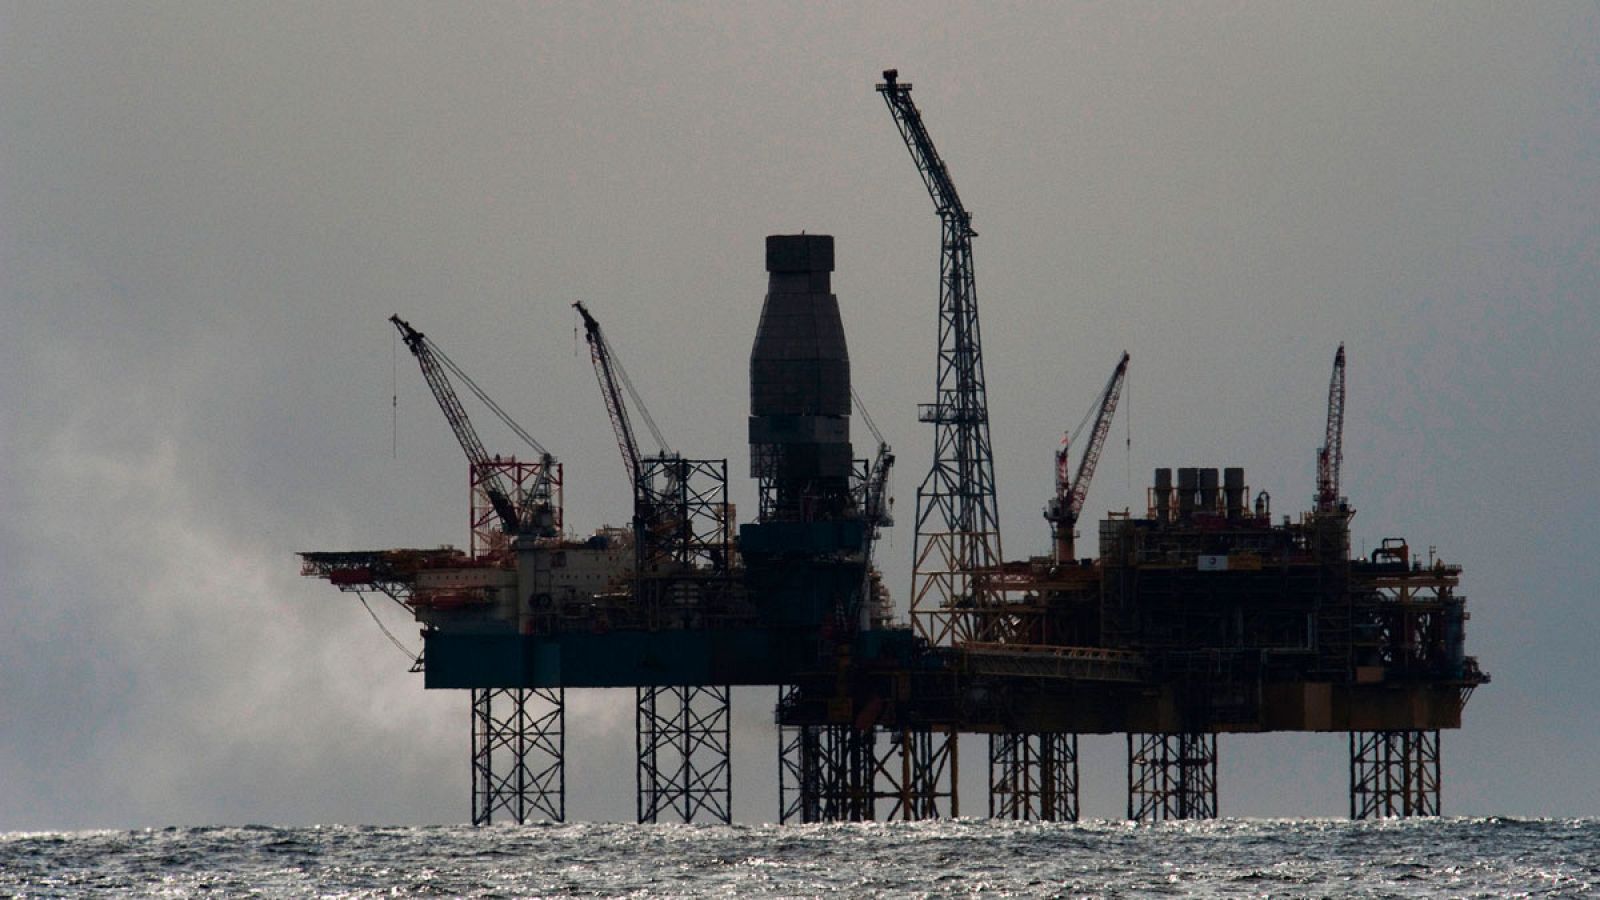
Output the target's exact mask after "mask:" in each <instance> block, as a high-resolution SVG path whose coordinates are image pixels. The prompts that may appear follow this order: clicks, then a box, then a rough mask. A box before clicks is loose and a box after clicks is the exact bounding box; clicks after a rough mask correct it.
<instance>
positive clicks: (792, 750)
mask: <svg viewBox="0 0 1600 900" xmlns="http://www.w3.org/2000/svg"><path fill="white" fill-rule="evenodd" d="M877 742H878V731H877V729H875V728H866V729H859V728H856V727H854V726H852V725H800V726H795V727H789V726H783V727H780V728H779V729H778V820H779V822H781V823H784V824H788V823H791V822H867V821H871V820H872V819H875V818H877V815H876V811H877V802H876V801H877V792H876V791H875V790H874V785H875V783H876V781H877V771H878V768H877V760H878V754H877Z"/></svg>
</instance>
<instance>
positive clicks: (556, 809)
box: [472, 688, 567, 825]
mask: <svg viewBox="0 0 1600 900" xmlns="http://www.w3.org/2000/svg"><path fill="white" fill-rule="evenodd" d="M565 725H566V692H565V691H564V690H563V689H561V688H551V689H529V688H505V689H487V688H476V689H474V690H473V691H472V824H474V825H488V824H490V823H492V822H493V821H494V819H495V816H496V815H497V814H498V815H503V816H505V817H507V818H508V819H509V820H510V821H512V822H515V823H517V824H519V825H521V824H524V823H527V822H531V821H536V820H538V819H546V820H549V821H552V822H560V821H563V820H564V819H566V815H567V799H566V768H565V765H564V763H565V749H566V734H565V732H566V728H565Z"/></svg>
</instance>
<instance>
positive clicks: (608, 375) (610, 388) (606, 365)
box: [572, 302, 640, 500]
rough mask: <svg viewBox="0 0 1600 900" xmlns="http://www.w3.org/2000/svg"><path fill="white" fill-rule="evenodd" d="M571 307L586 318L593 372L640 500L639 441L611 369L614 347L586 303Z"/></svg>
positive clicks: (618, 446) (625, 464)
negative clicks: (585, 306)
mask: <svg viewBox="0 0 1600 900" xmlns="http://www.w3.org/2000/svg"><path fill="white" fill-rule="evenodd" d="M572 308H573V309H576V310H577V311H578V315H579V316H582V317H583V337H584V340H586V341H588V342H589V357H590V358H591V359H592V360H593V361H594V373H595V377H596V378H597V379H598V380H599V382H600V394H601V396H602V397H603V398H604V399H605V403H606V413H607V414H609V415H610V416H611V430H612V431H614V432H616V436H617V448H618V449H619V450H621V451H622V464H623V466H624V467H625V468H627V470H628V481H629V483H630V484H632V485H633V492H634V498H635V500H637V499H638V495H639V472H640V462H639V459H640V457H639V442H638V441H637V440H635V439H634V437H633V425H632V424H631V423H629V421H628V408H627V406H625V405H624V404H623V402H622V392H621V391H620V390H619V385H618V379H617V376H616V373H615V372H614V371H613V368H612V358H611V348H610V347H609V346H608V345H607V344H606V339H605V335H603V334H602V333H601V332H600V323H599V322H597V321H595V318H594V316H592V315H590V314H589V310H587V309H585V308H584V305H583V303H582V302H577V303H574V304H572Z"/></svg>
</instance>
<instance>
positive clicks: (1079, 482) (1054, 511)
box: [1044, 353, 1128, 562]
mask: <svg viewBox="0 0 1600 900" xmlns="http://www.w3.org/2000/svg"><path fill="white" fill-rule="evenodd" d="M1127 377H1128V354H1127V353H1123V354H1122V359H1121V360H1120V361H1118V362H1117V368H1116V370H1115V371H1113V372H1112V373H1111V378H1110V380H1108V381H1107V382H1106V387H1105V390H1103V391H1101V392H1100V402H1099V405H1098V406H1097V408H1096V410H1095V414H1094V428H1093V429H1092V430H1091V431H1090V432H1089V446H1088V447H1087V448H1085V449H1084V451H1083V458H1081V459H1079V460H1078V474H1077V477H1075V478H1074V477H1069V466H1068V462H1067V452H1068V445H1069V444H1070V443H1071V441H1070V439H1069V438H1068V437H1066V436H1063V437H1062V438H1061V449H1060V450H1058V451H1056V493H1055V496H1054V497H1052V498H1051V499H1050V505H1049V506H1046V507H1045V510H1044V517H1045V519H1046V520H1048V521H1049V522H1050V527H1051V531H1052V532H1053V536H1054V538H1055V555H1056V562H1067V561H1069V560H1071V559H1074V558H1075V557H1076V555H1077V554H1076V551H1075V549H1074V547H1073V540H1074V538H1075V537H1076V533H1075V531H1076V529H1077V526H1078V516H1079V515H1080V514H1082V513H1083V501H1084V498H1086V497H1088V495H1089V482H1090V481H1092V480H1093V479H1094V470H1095V467H1096V466H1097V465H1099V464H1100V451H1101V450H1103V449H1105V445H1106V435H1108V434H1110V432H1111V420H1112V418H1113V417H1114V416H1116V414H1117V401H1118V400H1119V399H1121V397H1122V384H1123V382H1124V381H1126V380H1127Z"/></svg>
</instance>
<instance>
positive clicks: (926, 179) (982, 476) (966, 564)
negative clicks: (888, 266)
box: [878, 69, 1003, 644]
mask: <svg viewBox="0 0 1600 900" xmlns="http://www.w3.org/2000/svg"><path fill="white" fill-rule="evenodd" d="M878 92H879V93H881V94H883V98H884V102H885V103H887V104H888V106H889V112H890V114H891V115H893V116H894V121H895V125H896V126H897V127H898V128H899V130H900V136H901V138H902V139H903V140H904V141H905V145H906V148H907V149H908V150H910V151H911V159H912V161H913V162H915V163H916V166H917V172H918V174H920V175H921V176H922V182H923V186H924V187H926V188H927V189H928V195H929V196H930V197H931V198H932V199H933V205H934V209H935V211H936V212H937V213H938V214H939V220H940V222H941V224H942V226H943V235H942V240H941V252H940V271H939V354H938V364H937V376H936V379H937V390H938V394H937V400H936V402H934V403H931V404H924V405H923V406H921V407H920V408H919V410H918V418H919V419H921V420H922V421H924V422H930V423H932V424H933V426H934V461H933V466H932V468H931V469H929V471H928V475H927V478H926V479H924V480H923V482H922V485H921V486H920V487H918V489H917V539H916V547H915V549H914V551H913V558H914V560H915V571H914V574H913V583H912V592H911V609H912V613H913V616H912V618H913V621H914V622H915V623H916V625H917V628H918V629H919V631H920V632H921V633H922V635H923V636H924V637H926V638H928V639H929V640H931V641H932V642H933V643H936V644H942V643H945V642H947V641H949V640H951V639H955V640H974V639H983V640H994V639H999V638H1000V637H1001V635H995V634H992V633H990V631H991V629H992V628H993V627H999V623H1000V622H1001V619H1002V617H988V618H984V619H980V618H977V617H974V616H973V615H971V614H970V613H969V612H966V610H970V609H972V608H974V607H984V606H990V605H993V604H994V603H995V602H996V600H995V598H994V597H993V596H992V595H991V593H990V592H991V591H992V590H994V589H993V588H990V587H986V586H985V585H988V584H990V583H991V582H989V581H988V580H987V579H981V578H976V577H974V576H975V575H976V574H977V573H979V572H981V571H985V570H988V571H993V570H994V569H995V567H997V566H998V565H999V563H1000V560H1001V559H1003V557H1002V556H1001V552H1000V515H999V510H998V504H997V503H996V500H995V483H994V454H993V451H992V449H991V446H990V443H989V400H988V394H987V392H986V389H985V387H984V377H983V341H982V338H981V334H980V331H979V327H978V298H977V289H976V286H975V284H974V279H973V271H972V239H973V238H974V237H976V236H977V232H976V231H975V230H973V228H972V215H971V213H969V212H967V208H966V207H965V206H964V205H962V203H961V196H960V195H959V194H958V193H956V187H955V182H953V181H952V180H951V178H950V172H949V170H948V169H947V168H946V167H945V164H944V160H943V159H941V158H940V156H939V152H938V150H936V149H935V148H934V145H933V140H932V138H930V137H929V136H928V130H927V128H926V127H925V126H924V125H923V123H922V114H921V113H920V112H919V111H918V110H917V107H916V104H914V103H912V102H911V85H909V84H904V83H901V82H900V81H899V72H898V71H897V70H895V69H888V70H886V71H885V72H884V73H883V83H882V84H880V85H878ZM957 609H961V610H963V611H961V612H957V611H956V610H957Z"/></svg>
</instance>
